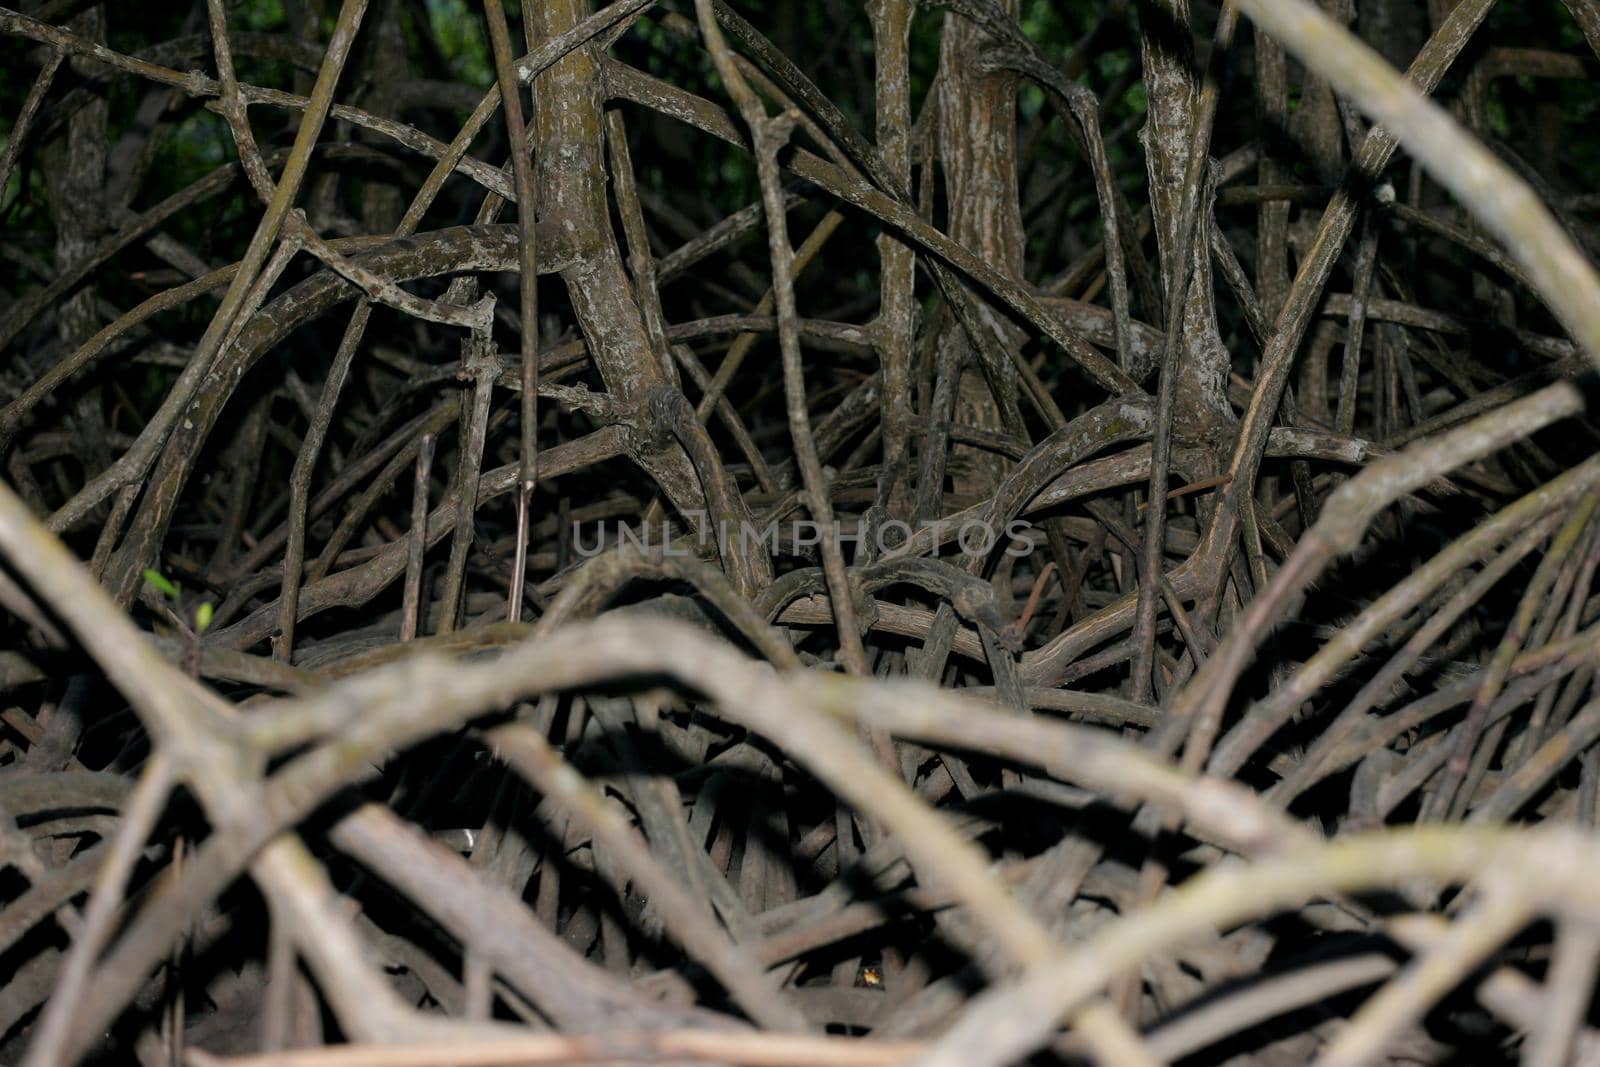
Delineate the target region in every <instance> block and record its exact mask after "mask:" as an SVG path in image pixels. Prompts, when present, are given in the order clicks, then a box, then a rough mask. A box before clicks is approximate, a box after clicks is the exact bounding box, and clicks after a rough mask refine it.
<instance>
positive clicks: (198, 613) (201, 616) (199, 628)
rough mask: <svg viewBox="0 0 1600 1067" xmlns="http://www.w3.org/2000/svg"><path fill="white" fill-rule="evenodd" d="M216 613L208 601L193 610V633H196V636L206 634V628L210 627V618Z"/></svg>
mask: <svg viewBox="0 0 1600 1067" xmlns="http://www.w3.org/2000/svg"><path fill="white" fill-rule="evenodd" d="M216 611H217V608H216V605H215V604H213V603H211V601H209V600H208V601H206V602H205V603H204V604H201V605H200V606H199V607H198V608H195V609H194V632H195V633H197V634H203V633H205V632H206V627H208V626H210V625H211V616H212V615H214V614H216Z"/></svg>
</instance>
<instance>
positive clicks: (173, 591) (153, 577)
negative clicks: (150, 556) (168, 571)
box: [144, 567, 178, 600]
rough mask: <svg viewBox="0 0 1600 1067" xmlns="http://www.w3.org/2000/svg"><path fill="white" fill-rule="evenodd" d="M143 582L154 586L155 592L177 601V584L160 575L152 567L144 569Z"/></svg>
mask: <svg viewBox="0 0 1600 1067" xmlns="http://www.w3.org/2000/svg"><path fill="white" fill-rule="evenodd" d="M144 580H145V581H147V582H149V583H150V584H151V585H153V586H155V587H156V589H157V591H159V592H161V593H164V594H165V595H167V596H169V597H171V598H172V599H173V600H176V599H178V585H177V583H176V582H174V581H173V580H172V579H171V578H168V577H167V576H166V575H164V574H162V573H161V572H160V571H158V570H156V569H155V568H154V567H147V568H146V569H145V572H144Z"/></svg>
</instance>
